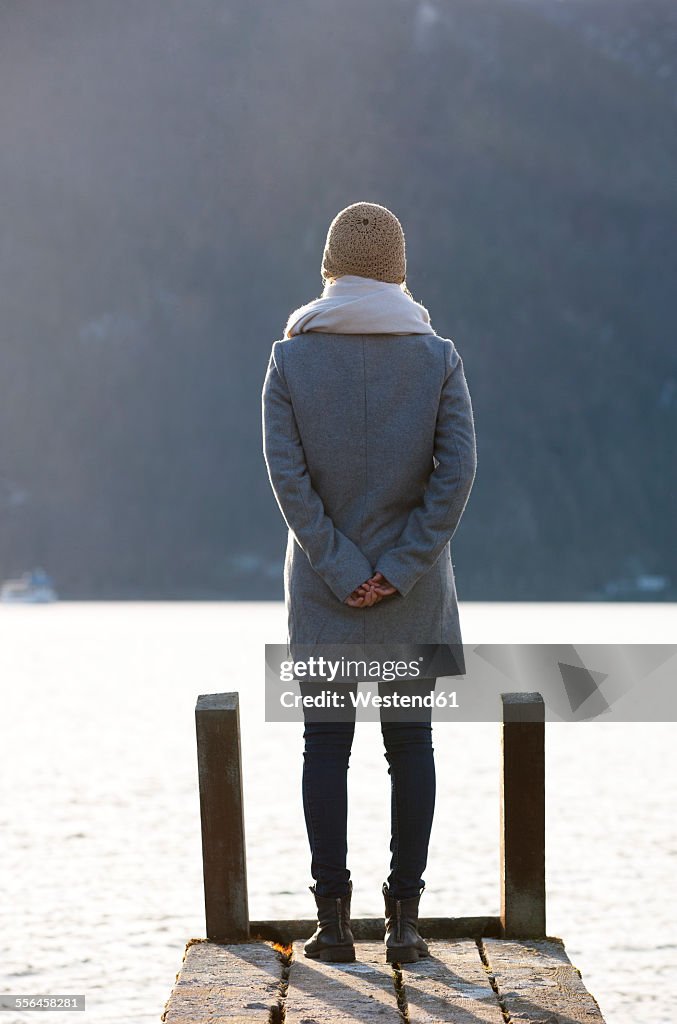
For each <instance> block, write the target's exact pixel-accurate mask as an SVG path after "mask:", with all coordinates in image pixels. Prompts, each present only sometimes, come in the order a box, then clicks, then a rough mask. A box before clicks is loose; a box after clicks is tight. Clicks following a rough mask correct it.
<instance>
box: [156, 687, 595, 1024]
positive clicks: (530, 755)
mask: <svg viewBox="0 0 677 1024" xmlns="http://www.w3.org/2000/svg"><path fill="white" fill-rule="evenodd" d="M501 696H502V701H503V723H502V754H503V757H502V772H501V807H500V810H501V815H500V843H501V857H500V864H501V868H500V888H501V904H500V905H501V912H500V915H499V916H498V917H490V916H485V917H456V918H454V917H431V918H426V917H422V918H420V920H419V930H420V932H421V934H422V935H423V936H424V937H425V938H426V939H428V940H429V947H430V957H428V958H426V959H423V960H419V962H418V963H414V964H402V965H400V964H386V962H385V955H384V945H383V932H384V921H383V918H382V917H381V918H356V919H352V920H351V926H352V929H353V932H354V934H355V939H356V943H355V952H356V960H355V962H354V963H349V964H332V963H322V962H320V961H316V960H310V959H308V958H307V957H304V955H303V942H304V940H305V939H307V938H308V937H309V936H310V935H311V934H312V932H313V930H314V928H315V924H316V922H315V919H314V918H313V919H303V920H302V919H295V920H289V921H281V920H270V921H250V920H249V911H248V900H247V876H246V852H245V835H244V813H243V800H242V760H241V748H240V723H239V703H238V695H237V693H224V694H208V695H204V696H200V697H199V698H198V702H197V706H196V709H195V717H196V729H197V750H198V775H199V783H200V813H201V822H202V852H203V871H204V891H205V916H206V936H207V937H206V938H205V939H192V940H191V941H190V942H189V943H188V945H187V947H186V951H185V953H184V959H183V963H182V965H181V968H180V970H179V973H178V975H177V978H176V983H175V985H174V988H173V990H172V993H171V995H170V997H169V999H168V1001H167V1004H166V1006H165V1008H164V1012H163V1014H162V1017H161V1019H162V1020H163V1021H164V1022H165V1024H207V1022H209V1024H226V1022H229V1024H244V1022H245V1021H247V1022H248V1021H252V1022H256V1021H259V1022H262V1024H263V1022H265V1024H324V1022H331V1024H334V1022H335V1024H338V1022H343V1021H345V1022H353V1024H354V1022H358V1021H364V1022H365V1024H369V1022H372V1021H374V1022H376V1021H378V1022H379V1024H390V1022H393V1024H407V1022H411V1024H437V1022H441V1021H451V1022H457V1024H510V1022H515V1024H516V1022H520V1024H583V1022H585V1024H604V1018H603V1017H602V1014H601V1012H600V1009H599V1006H598V1004H597V1002H596V1000H595V999H594V997H593V996H592V995H591V994H590V993H589V992H588V991H587V989H586V988H585V985H584V984H583V981H582V979H581V974H580V971H578V969H577V968H576V967H575V966H574V965H573V964H572V963H571V962H570V960H569V958H568V956H567V954H566V950H565V948H564V944H563V942H562V940H561V939H559V938H557V937H555V936H548V935H546V927H545V748H544V741H545V716H544V705H543V698H542V697H541V695H540V694H539V693H504V694H502V695H501Z"/></svg>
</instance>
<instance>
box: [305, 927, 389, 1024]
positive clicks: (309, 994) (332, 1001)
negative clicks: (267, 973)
mask: <svg viewBox="0 0 677 1024" xmlns="http://www.w3.org/2000/svg"><path fill="white" fill-rule="evenodd" d="M355 953H356V957H357V959H356V960H355V963H352V964H330V963H322V962H321V961H319V960H310V959H308V957H305V956H304V955H303V942H295V943H294V948H293V958H292V962H291V968H290V971H289V989H288V992H287V1001H286V1016H285V1021H286V1024H332V1022H333V1024H338V1022H341V1024H349V1022H351V1021H359V1022H360V1024H362V1022H364V1024H369V1022H371V1021H378V1022H379V1024H401V1021H402V1018H401V1016H400V1014H399V1011H398V1009H397V996H396V992H395V983H394V976H393V969H392V967H391V966H390V964H386V963H385V947H384V945H383V941H381V942H360V943H356V950H355Z"/></svg>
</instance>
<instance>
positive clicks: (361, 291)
mask: <svg viewBox="0 0 677 1024" xmlns="http://www.w3.org/2000/svg"><path fill="white" fill-rule="evenodd" d="M404 288H405V284H404V283H403V284H401V285H400V284H390V283H389V282H388V281H376V280H374V278H371V277H358V276H357V275H356V274H344V275H342V276H341V277H338V278H336V279H335V280H333V281H327V282H326V283H325V286H324V289H323V291H322V295H321V296H320V297H319V298H317V299H313V300H312V302H307V303H306V304H305V306H300V307H299V308H298V309H295V310H294V312H293V313H291V314H290V316H289V318H288V320H287V324H286V326H285V329H284V337H285V338H291V337H292V335H294V334H302V333H303V332H304V331H321V332H323V333H327V334H434V333H435V331H434V330H433V328H432V326H431V324H430V314H429V313H428V310H427V309H426V308H425V306H422V305H421V304H420V303H419V302H415V301H414V299H413V298H412V297H411V296H410V295H409V294H408V293H407V292H405V291H404V290H403V289H404Z"/></svg>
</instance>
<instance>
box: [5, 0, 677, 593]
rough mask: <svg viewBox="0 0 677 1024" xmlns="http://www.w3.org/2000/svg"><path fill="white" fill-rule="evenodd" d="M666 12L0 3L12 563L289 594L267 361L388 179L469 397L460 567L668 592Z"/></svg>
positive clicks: (676, 275)
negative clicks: (333, 251)
mask: <svg viewBox="0 0 677 1024" xmlns="http://www.w3.org/2000/svg"><path fill="white" fill-rule="evenodd" d="M554 8H557V12H559V13H557V12H555V11H554ZM591 19H592V20H591ZM675 32H677V29H676V26H675V17H674V10H673V8H672V7H671V5H669V4H666V3H661V2H655V3H654V2H652V0H636V2H629V0H622V2H621V0H618V2H617V0H599V2H598V3H596V4H595V5H594V17H593V16H591V15H590V14H589V11H588V5H586V4H581V3H579V2H576V0H571V3H567V2H564V3H559V4H556V5H554V6H553V5H552V4H551V3H550V2H549V0H540V2H539V0H519V2H518V0H453V2H452V0H450V2H444V3H443V2H441V0H439V2H433V0H425V2H419V3H416V2H408V0H343V2H342V3H340V4H335V3H331V2H329V0H312V2H311V0H289V2H286V3H283V4H278V3H272V2H269V0H262V2H260V3H250V2H245V0H228V2H223V0H222V2H217V0H192V2H191V3H190V4H187V3H185V2H182V0H144V2H142V3H137V2H131V0H118V2H117V3H115V4H111V3H108V2H106V0H50V2H49V3H43V2H40V0H21V2H19V0H8V2H6V3H4V4H3V5H2V9H1V11H0V131H1V133H2V134H1V136H0V138H1V141H2V146H1V149H0V186H1V187H0V206H1V210H2V215H1V216H0V296H1V309H2V316H1V319H0V578H3V577H7V576H10V575H14V574H16V573H18V572H21V571H23V570H25V569H28V568H31V567H33V566H35V565H42V566H43V567H44V568H46V569H47V570H48V571H49V572H50V573H51V574H52V576H53V577H54V580H55V583H56V586H57V588H58V590H59V593H60V594H61V595H62V596H64V597H74V598H97V597H102V598H103V597H106V598H109V597H131V596H138V597H182V596H183V597H194V596H195V597H200V596H204V597H216V596H225V597H259V598H267V597H270V598H279V597H281V595H282V580H281V564H282V558H283V551H284V537H285V530H284V528H283V526H284V524H283V523H282V520H281V517H280V515H279V511H278V509H277V506H276V505H275V502H274V499H273V497H272V494H271V492H270V488H269V485H268V481H267V477H266V472H265V466H264V463H263V458H262V455H261V431H260V392H261V385H262V382H263V375H264V372H265V367H266V363H267V358H268V354H269V351H270V346H271V344H272V341H273V340H275V339H276V338H279V337H281V332H282V327H283V324H284V322H285V320H286V317H287V315H288V313H289V311H290V310H291V309H292V308H293V307H295V306H297V305H300V304H301V303H303V302H305V301H308V300H309V299H311V298H313V297H314V296H315V295H318V294H319V293H320V290H321V280H320V261H321V256H322V248H323V244H324V238H325V235H326V231H327V227H328V225H329V222H330V221H331V219H332V218H333V216H334V215H335V214H336V213H337V212H338V210H340V209H341V208H342V207H344V206H346V205H347V204H348V203H351V202H354V201H357V200H361V199H365V200H368V201H372V202H379V203H383V204H384V205H386V206H388V207H390V208H391V209H393V210H394V211H395V212H396V213H397V215H398V216H399V218H400V220H401V221H402V224H403V226H404V229H405V233H406V237H407V256H408V284H409V287H410V289H411V291H412V292H413V294H414V296H415V298H417V299H418V300H419V301H421V302H423V303H424V305H425V306H426V307H427V308H428V309H429V310H430V313H431V317H432V323H433V326H434V327H435V329H436V331H437V333H438V334H441V335H442V336H444V337H449V338H453V339H454V341H455V343H456V345H457V347H458V349H459V351H460V352H461V354H462V356H463V359H464V363H465V367H466V372H467V377H468V382H469V385H470V388H471V392H472V396H473V401H474V407H475V416H476V424H477V435H478V472H477V478H476V483H475V488H474V490H473V494H472V496H471V499H470V503H469V505H468V508H467V512H466V516H465V518H464V521H463V523H462V525H461V527H460V528H459V531H458V533H457V535H456V538H455V541H454V561H455V564H456V568H457V577H458V589H459V594H460V596H461V597H462V598H466V599H506V600H507V599H572V600H576V599H589V598H604V597H618V596H620V597H623V596H634V597H640V598H641V597H642V596H646V595H648V596H651V597H654V598H655V597H656V596H658V597H660V598H671V599H675V596H676V594H677V591H676V585H677V556H676V553H675V552H676V545H675V512H676V507H675V441H676V437H677V355H676V352H677V349H676V346H675V335H676V333H677V305H676V302H675V281H676V280H677V131H676V129H677V84H676V83H677V57H676V56H675V54H676V53H677V47H676V46H675V45H674V44H673V45H672V46H669V45H666V40H669V39H670V38H672V39H673V43H674V39H675V38H676V36H675ZM670 33H672V35H670ZM654 44H655V45H654Z"/></svg>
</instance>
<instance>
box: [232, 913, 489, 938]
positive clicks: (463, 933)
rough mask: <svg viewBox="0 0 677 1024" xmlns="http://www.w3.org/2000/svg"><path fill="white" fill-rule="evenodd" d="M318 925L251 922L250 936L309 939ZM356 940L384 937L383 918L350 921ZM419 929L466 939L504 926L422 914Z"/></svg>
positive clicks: (430, 934)
mask: <svg viewBox="0 0 677 1024" xmlns="http://www.w3.org/2000/svg"><path fill="white" fill-rule="evenodd" d="M316 927H317V920H316V919H315V918H313V919H311V918H292V919H291V920H286V921H285V920H270V921H251V922H250V925H249V929H250V936H251V938H260V939H270V940H271V941H273V942H283V943H286V942H294V940H295V939H307V938H308V936H309V935H312V934H313V932H314V931H315V928H316ZM350 927H351V928H352V931H353V935H354V936H355V938H356V939H364V940H369V941H379V940H382V939H383V931H384V927H385V926H384V923H383V918H382V917H358V918H352V919H351V922H350ZM419 930H420V932H421V934H422V935H424V936H425V937H426V938H431V939H464V938H477V939H479V938H481V937H482V936H485V935H486V936H491V937H492V938H500V937H501V935H502V934H503V927H502V924H501V919H500V917H421V918H419Z"/></svg>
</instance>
